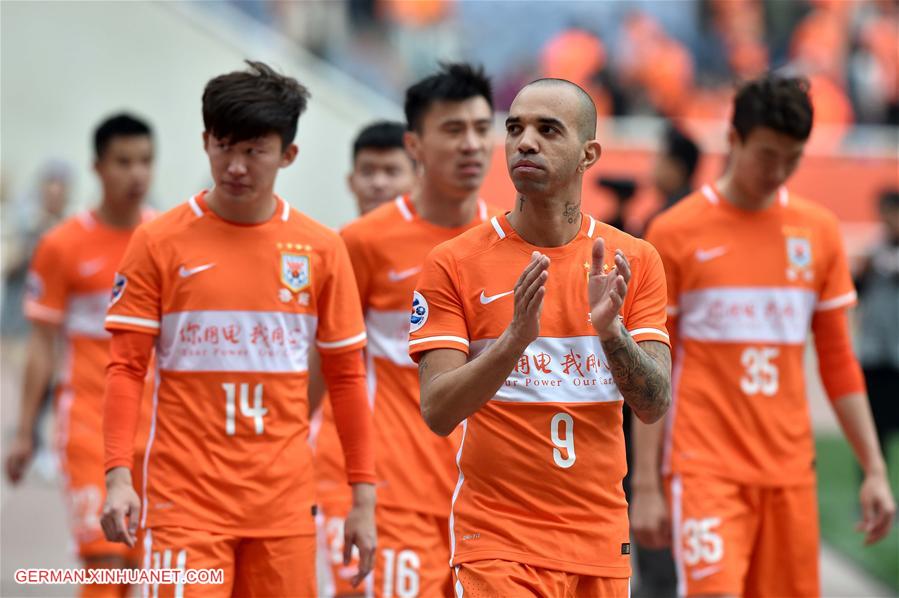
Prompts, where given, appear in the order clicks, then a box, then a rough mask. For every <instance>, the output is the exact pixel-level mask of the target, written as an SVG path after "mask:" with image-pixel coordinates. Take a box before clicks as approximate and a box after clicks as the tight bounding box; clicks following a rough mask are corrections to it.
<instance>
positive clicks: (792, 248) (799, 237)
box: [786, 230, 814, 282]
mask: <svg viewBox="0 0 899 598" xmlns="http://www.w3.org/2000/svg"><path fill="white" fill-rule="evenodd" d="M786 240H787V280H790V281H794V280H800V279H802V280H806V281H808V282H811V280H812V278H813V277H814V272H813V270H812V241H811V239H810V238H809V234H808V232H807V231H805V230H791V231H789V232H788V234H787V235H786Z"/></svg>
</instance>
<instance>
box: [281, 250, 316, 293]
mask: <svg viewBox="0 0 899 598" xmlns="http://www.w3.org/2000/svg"><path fill="white" fill-rule="evenodd" d="M311 270H312V264H311V262H310V260H309V256H308V255H304V254H300V253H288V252H286V251H282V252H281V282H283V283H284V286H286V287H287V288H288V289H290V290H291V291H293V292H294V293H296V292H299V291H302V290H303V289H305V288H306V287H308V286H309V280H310V279H311V274H312V273H311Z"/></svg>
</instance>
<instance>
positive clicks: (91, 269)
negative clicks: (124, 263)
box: [78, 257, 106, 278]
mask: <svg viewBox="0 0 899 598" xmlns="http://www.w3.org/2000/svg"><path fill="white" fill-rule="evenodd" d="M104 265H106V259H105V258H102V257H101V258H97V259H93V260H90V261H89V262H81V263H80V264H79V265H78V273H79V274H81V276H83V277H84V278H87V277H89V276H93V275H94V274H96V273H97V272H99V271H100V270H102V269H103V266H104Z"/></svg>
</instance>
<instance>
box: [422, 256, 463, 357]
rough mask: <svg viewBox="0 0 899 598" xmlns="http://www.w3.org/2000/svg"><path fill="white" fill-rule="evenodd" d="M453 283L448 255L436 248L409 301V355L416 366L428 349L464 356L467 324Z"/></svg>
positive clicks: (452, 266) (451, 267)
mask: <svg viewBox="0 0 899 598" xmlns="http://www.w3.org/2000/svg"><path fill="white" fill-rule="evenodd" d="M457 280H458V276H457V274H456V273H455V263H454V260H453V256H452V253H451V252H450V250H449V249H448V247H447V246H446V245H440V246H438V247H437V248H435V249H434V251H432V252H431V254H430V255H429V256H428V258H427V260H425V265H424V268H423V269H422V272H421V277H420V278H419V279H418V285H417V288H416V290H415V292H414V294H413V297H412V315H411V320H410V327H409V355H410V356H411V357H412V359H413V360H414V361H415V362H416V363H418V360H419V359H420V358H421V354H422V353H424V352H426V351H430V350H432V349H455V350H457V351H462V352H463V353H465V354H466V355H468V351H469V345H470V339H469V335H468V324H467V323H466V321H465V310H464V307H463V305H462V300H461V297H460V293H459V290H458V284H457Z"/></svg>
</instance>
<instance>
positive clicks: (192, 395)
mask: <svg viewBox="0 0 899 598" xmlns="http://www.w3.org/2000/svg"><path fill="white" fill-rule="evenodd" d="M204 196H205V192H203V193H200V194H198V195H197V196H195V197H192V198H191V199H190V200H189V201H188V202H187V203H185V204H183V205H181V206H179V207H177V208H175V209H173V210H171V211H169V212H168V213H166V214H165V215H163V216H161V217H160V218H159V219H157V220H156V221H154V222H152V223H150V224H148V225H146V226H143V227H141V228H139V229H138V231H137V232H136V233H135V235H134V239H133V240H132V243H131V245H129V247H128V252H127V253H126V256H125V259H124V260H123V262H122V266H121V267H120V269H119V274H118V275H117V281H116V287H115V290H114V293H113V301H112V304H111V305H110V308H109V314H108V315H107V318H106V327H107V328H108V329H110V330H131V331H137V332H144V333H148V334H154V335H157V341H156V355H157V377H158V379H159V386H158V390H157V394H156V397H155V400H154V415H153V430H152V432H151V438H150V442H149V445H148V447H147V457H146V458H145V462H144V467H145V471H146V486H147V490H146V496H145V497H144V515H143V517H144V520H145V522H146V525H147V526H149V527H161V526H172V527H183V528H190V529H203V530H206V531H215V532H220V533H231V534H236V535H242V536H278V535H293V534H307V533H308V534H312V533H315V523H314V519H313V513H312V505H313V502H314V500H313V499H314V482H313V472H312V457H311V453H310V449H309V446H308V443H307V435H308V432H309V417H308V402H307V395H306V386H307V378H308V373H307V356H308V351H309V348H310V346H311V345H312V343H313V342H314V343H315V344H316V346H317V348H318V350H319V352H321V353H322V354H326V353H329V352H333V353H339V352H344V351H353V350H358V349H360V348H361V347H363V346H364V344H365V330H364V324H363V321H362V313H361V310H360V309H359V297H358V293H357V291H356V284H355V281H354V280H353V273H352V267H351V265H350V261H349V258H348V256H347V253H346V249H345V247H344V244H343V242H342V241H341V240H340V238H339V237H338V236H337V235H336V234H335V233H333V232H332V231H330V230H329V229H327V228H326V227H324V226H322V225H320V224H318V223H317V222H315V221H313V220H312V219H311V218H309V217H307V216H305V215H303V214H301V213H299V212H298V211H296V210H293V209H291V208H290V206H289V205H288V204H287V202H285V201H284V200H283V199H281V198H278V202H277V209H276V212H275V214H274V215H273V216H272V217H271V219H269V220H268V221H266V222H263V223H260V224H258V225H247V226H242V225H236V224H233V223H229V222H226V221H225V220H222V219H221V218H219V217H218V216H217V215H216V214H215V213H214V212H212V211H211V210H210V209H209V208H208V207H207V205H206V203H205V201H204Z"/></svg>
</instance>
